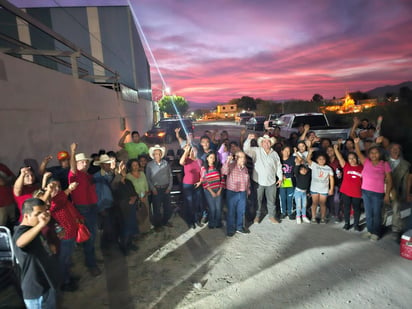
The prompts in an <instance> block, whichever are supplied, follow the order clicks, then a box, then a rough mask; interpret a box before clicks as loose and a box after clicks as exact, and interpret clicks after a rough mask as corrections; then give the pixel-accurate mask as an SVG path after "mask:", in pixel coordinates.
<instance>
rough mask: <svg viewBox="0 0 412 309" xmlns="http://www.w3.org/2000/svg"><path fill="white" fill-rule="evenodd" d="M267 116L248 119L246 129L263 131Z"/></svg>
mask: <svg viewBox="0 0 412 309" xmlns="http://www.w3.org/2000/svg"><path fill="white" fill-rule="evenodd" d="M265 120H266V117H265V116H255V117H252V118H250V119H249V120H248V121H246V129H247V130H253V131H263V129H264V122H265Z"/></svg>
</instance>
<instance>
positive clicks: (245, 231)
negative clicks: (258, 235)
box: [236, 229, 250, 234]
mask: <svg viewBox="0 0 412 309" xmlns="http://www.w3.org/2000/svg"><path fill="white" fill-rule="evenodd" d="M236 233H239V234H249V233H250V231H249V230H246V229H241V230H237V231H236Z"/></svg>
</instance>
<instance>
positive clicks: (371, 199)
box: [362, 190, 384, 236]
mask: <svg viewBox="0 0 412 309" xmlns="http://www.w3.org/2000/svg"><path fill="white" fill-rule="evenodd" d="M383 197H384V194H383V193H377V192H373V191H368V190H362V198H363V204H364V206H365V213H366V227H367V229H368V232H369V233H371V234H374V235H378V236H380V232H381V222H382V206H383Z"/></svg>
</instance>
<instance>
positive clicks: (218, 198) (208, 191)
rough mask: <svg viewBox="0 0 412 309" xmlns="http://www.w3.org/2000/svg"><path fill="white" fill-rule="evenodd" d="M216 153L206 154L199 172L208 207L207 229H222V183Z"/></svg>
mask: <svg viewBox="0 0 412 309" xmlns="http://www.w3.org/2000/svg"><path fill="white" fill-rule="evenodd" d="M218 165H219V163H218V160H217V157H216V153H215V152H213V151H211V152H209V153H207V155H206V159H205V161H204V163H203V166H202V168H201V170H200V175H201V178H200V179H201V182H202V185H203V189H204V192H205V197H206V201H207V204H208V206H209V223H208V227H209V228H210V229H213V228H221V227H222V195H221V194H222V189H223V181H222V175H221V173H220V167H219V166H218Z"/></svg>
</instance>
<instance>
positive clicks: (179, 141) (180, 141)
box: [175, 128, 184, 146]
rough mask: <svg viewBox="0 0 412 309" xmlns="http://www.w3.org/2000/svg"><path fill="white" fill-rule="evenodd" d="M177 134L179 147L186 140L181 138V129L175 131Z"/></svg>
mask: <svg viewBox="0 0 412 309" xmlns="http://www.w3.org/2000/svg"><path fill="white" fill-rule="evenodd" d="M175 134H176V138H177V141H178V143H179V146H181V145H182V143H183V141H184V139H183V138H182V137H181V136H180V128H176V129H175Z"/></svg>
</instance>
